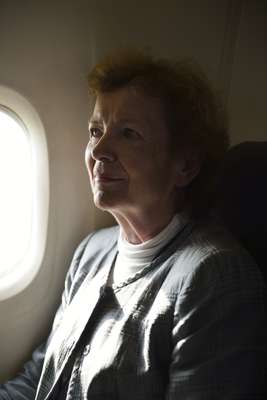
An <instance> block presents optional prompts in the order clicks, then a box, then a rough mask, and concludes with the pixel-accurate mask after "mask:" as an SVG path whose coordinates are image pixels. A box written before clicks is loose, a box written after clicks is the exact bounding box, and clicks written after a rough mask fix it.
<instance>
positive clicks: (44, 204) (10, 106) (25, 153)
mask: <svg viewBox="0 0 267 400" xmlns="http://www.w3.org/2000/svg"><path fill="white" fill-rule="evenodd" d="M0 188H1V194H0V301H2V300H5V299H7V298H9V297H12V296H15V295H16V294H18V293H19V292H21V291H22V290H23V289H25V288H26V287H27V286H28V285H29V284H30V283H31V282H32V281H33V279H34V277H35V276H36V275H37V273H38V271H39V270H40V267H41V265H42V261H43V257H44V252H45V245H46V236H47V226H48V211H49V168H48V151H47V142H46V134H45V129H44V126H43V124H42V121H41V119H40V117H39V115H38V113H37V111H36V110H35V108H34V107H33V106H32V105H31V103H30V102H29V101H28V100H27V99H26V98H25V97H24V96H22V95H21V94H20V93H18V92H16V91H14V90H13V89H10V88H8V87H6V86H2V85H0Z"/></svg>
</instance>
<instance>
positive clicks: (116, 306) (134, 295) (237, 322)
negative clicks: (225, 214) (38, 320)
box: [0, 221, 267, 400]
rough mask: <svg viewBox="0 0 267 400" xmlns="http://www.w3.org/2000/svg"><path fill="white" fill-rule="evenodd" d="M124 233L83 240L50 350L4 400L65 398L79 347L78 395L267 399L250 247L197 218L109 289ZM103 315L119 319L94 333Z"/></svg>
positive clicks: (262, 316) (133, 399)
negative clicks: (81, 374) (83, 382)
mask: <svg viewBox="0 0 267 400" xmlns="http://www.w3.org/2000/svg"><path fill="white" fill-rule="evenodd" d="M117 237H118V228H117V227H114V228H108V229H104V230H101V231H98V232H95V233H93V234H91V235H90V236H89V237H87V238H86V239H85V240H84V241H83V242H82V243H81V245H80V246H79V247H78V249H77V251H76V253H75V255H74V258H73V261H72V264H71V267H70V270H69V272H68V275H67V278H66V282H65V291H64V294H63V298H62V305H61V307H60V309H59V310H58V312H57V314H56V318H55V321H54V326H53V330H52V333H51V335H50V337H49V339H48V342H47V345H46V349H45V348H44V347H43V348H40V349H38V350H37V351H36V352H35V353H34V359H33V361H31V362H30V363H28V365H27V366H26V369H25V372H24V373H23V374H22V375H21V376H20V377H18V378H16V379H15V380H14V381H11V382H9V383H7V384H5V385H2V386H1V387H0V399H1V400H10V399H17V400H22V399H27V400H31V399H36V400H45V399H58V398H59V392H60V385H62V382H64V376H66V369H68V368H69V365H70V364H71V363H72V358H73V354H77V352H79V354H80V368H82V365H83V361H84V357H85V355H86V357H87V363H86V365H87V366H88V367H87V368H88V369H87V370H86V371H85V374H86V375H87V376H88V382H87V387H86V392H83V393H79V391H77V388H76V389H75V390H73V392H71V391H70V396H69V399H85V398H88V399H91V400H96V399H101V400H113V399H114V400H115V399H116V400H117V399H118V400H119V399H123V400H152V399H153V400H157V399H165V400H167V399H168V400H174V399H181V400H204V399H205V400H213V399H218V400H221V399H225V400H231V399H235V400H238V399H240V400H241V399H250V400H251V399H265V396H266V388H265V387H264V384H265V381H266V359H267V354H266V353H267V352H266V343H267V334H266V333H267V331H266V325H267V324H266V287H265V285H264V283H263V281H262V278H261V275H260V273H259V271H258V269H257V267H256V266H255V265H254V263H253V261H252V259H251V258H250V257H249V255H248V254H247V253H246V252H245V251H244V250H243V249H242V248H240V247H239V245H238V244H237V243H236V242H235V241H234V240H233V239H232V238H231V237H230V236H229V234H228V233H227V232H225V231H224V230H223V229H222V228H220V227H218V226H215V225H213V224H212V223H210V224H209V223H207V221H206V222H205V224H192V223H188V224H187V225H186V226H185V227H184V228H183V229H182V231H181V232H179V233H178V234H177V236H176V237H175V238H174V239H173V240H172V241H171V242H170V243H169V244H168V245H167V246H166V247H165V248H164V250H163V251H161V253H160V254H159V255H158V256H157V257H156V258H155V259H154V261H153V262H152V264H151V265H150V266H149V267H147V268H146V269H145V270H143V271H142V272H141V273H139V274H137V275H136V276H134V277H132V278H131V279H129V280H128V281H126V282H123V283H122V284H121V285H120V286H113V287H112V288H107V285H106V283H107V280H108V275H109V271H110V269H111V266H112V263H113V261H114V259H115V257H116V253H117ZM101 315H102V316H103V315H108V320H109V323H108V324H106V325H105V326H106V328H103V325H102V329H101V330H100V331H99V332H98V331H97V335H98V340H92V338H93V336H92V335H93V334H94V333H95V331H96V330H97V327H98V322H99V316H101ZM99 343H101V345H99ZM88 344H90V351H88ZM84 349H86V351H83V350H84ZM88 357H89V359H88ZM88 360H89V362H88ZM39 378H40V379H39ZM38 381H39V384H38ZM37 384H38V388H37V390H36V387H37Z"/></svg>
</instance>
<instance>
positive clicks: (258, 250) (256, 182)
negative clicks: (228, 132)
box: [216, 142, 267, 282]
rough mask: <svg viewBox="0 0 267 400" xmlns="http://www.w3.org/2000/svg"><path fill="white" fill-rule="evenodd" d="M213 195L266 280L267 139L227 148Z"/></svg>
mask: <svg viewBox="0 0 267 400" xmlns="http://www.w3.org/2000/svg"><path fill="white" fill-rule="evenodd" d="M217 196H218V197H217V201H216V204H217V206H216V212H217V213H218V215H219V217H220V218H221V219H222V221H223V223H224V224H225V225H226V227H227V228H228V229H229V230H230V231H231V232H232V234H233V235H234V236H236V237H237V238H238V239H239V240H240V241H241V243H242V244H243V246H244V247H245V248H246V249H247V250H248V251H249V253H250V254H251V255H252V256H253V257H254V259H255V260H256V262H257V264H258V266H259V268H260V270H261V272H262V274H263V277H264V279H265V282H267V142H243V143H240V144H238V145H235V146H233V147H231V148H230V149H229V151H228V152H227V154H226V157H225V160H224V162H223V166H222V170H221V173H220V178H219V180H218V187H217Z"/></svg>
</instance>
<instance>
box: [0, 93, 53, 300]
mask: <svg viewBox="0 0 267 400" xmlns="http://www.w3.org/2000/svg"><path fill="white" fill-rule="evenodd" d="M0 105H1V106H2V107H3V109H7V110H10V112H11V113H12V114H14V115H15V116H16V115H17V117H18V118H19V120H20V121H21V122H22V123H23V125H24V126H25V129H26V131H27V134H28V135H29V140H30V146H31V153H32V165H33V199H32V231H31V238H30V245H29V247H28V250H27V251H26V253H25V255H24V258H23V259H22V260H21V261H20V262H19V263H17V264H16V266H14V268H11V270H10V271H8V272H6V273H5V274H4V275H3V276H2V278H1V280H0V301H3V300H6V299H8V298H10V297H13V296H15V295H17V294H19V293H20V292H22V291H23V290H24V289H26V287H27V286H29V285H30V283H31V282H32V281H33V279H34V278H35V276H36V275H37V273H38V271H39V270H40V267H41V265H42V261H43V258H44V253H45V247H46V240H47V229H48V212H49V158H48V147H47V140H46V134H45V129H44V126H43V123H42V121H41V119H40V117H39V115H38V113H37V111H36V110H35V108H34V107H33V106H32V105H31V103H30V102H29V101H28V100H27V99H26V98H25V97H24V96H22V95H21V94H19V93H18V92H16V91H15V90H13V89H10V88H8V87H6V86H3V85H0Z"/></svg>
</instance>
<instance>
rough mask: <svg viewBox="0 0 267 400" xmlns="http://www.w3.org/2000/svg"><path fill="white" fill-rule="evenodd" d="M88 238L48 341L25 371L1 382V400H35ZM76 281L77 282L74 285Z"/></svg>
mask: <svg viewBox="0 0 267 400" xmlns="http://www.w3.org/2000/svg"><path fill="white" fill-rule="evenodd" d="M88 240H89V237H86V238H85V239H84V240H83V241H82V243H81V244H80V245H79V246H78V248H77V250H76V252H75V253H74V256H73V259H72V262H71V266H70V269H69V271H68V273H67V276H66V279H65V288H64V291H63V295H62V301H61V305H60V307H59V309H58V310H57V313H56V315H55V318H54V322H53V327H52V330H51V333H50V335H49V337H48V339H47V341H46V342H45V343H43V344H42V345H41V346H39V347H38V348H37V349H36V350H35V351H34V352H33V355H32V359H31V360H30V361H28V362H27V363H26V364H25V365H24V367H23V371H22V372H21V373H20V374H19V375H18V376H17V377H15V378H14V379H12V380H10V381H8V382H6V383H4V384H0V400H34V398H35V393H36V389H37V386H38V383H39V379H40V376H41V372H42V367H43V362H44V357H45V353H46V348H47V346H48V345H49V342H50V340H51V338H52V336H53V333H54V332H55V330H56V329H57V326H58V325H59V324H60V321H61V319H62V316H63V313H64V310H65V309H66V307H67V306H68V304H69V303H70V301H71V299H72V297H73V295H74V294H75V293H74V292H73V288H74V286H75V291H76V290H77V287H78V286H79V284H80V282H78V284H77V282H75V274H76V272H77V269H78V267H79V263H80V260H81V257H82V255H83V252H84V250H85V247H86V245H87V243H88ZM74 283H76V284H75V285H74Z"/></svg>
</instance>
